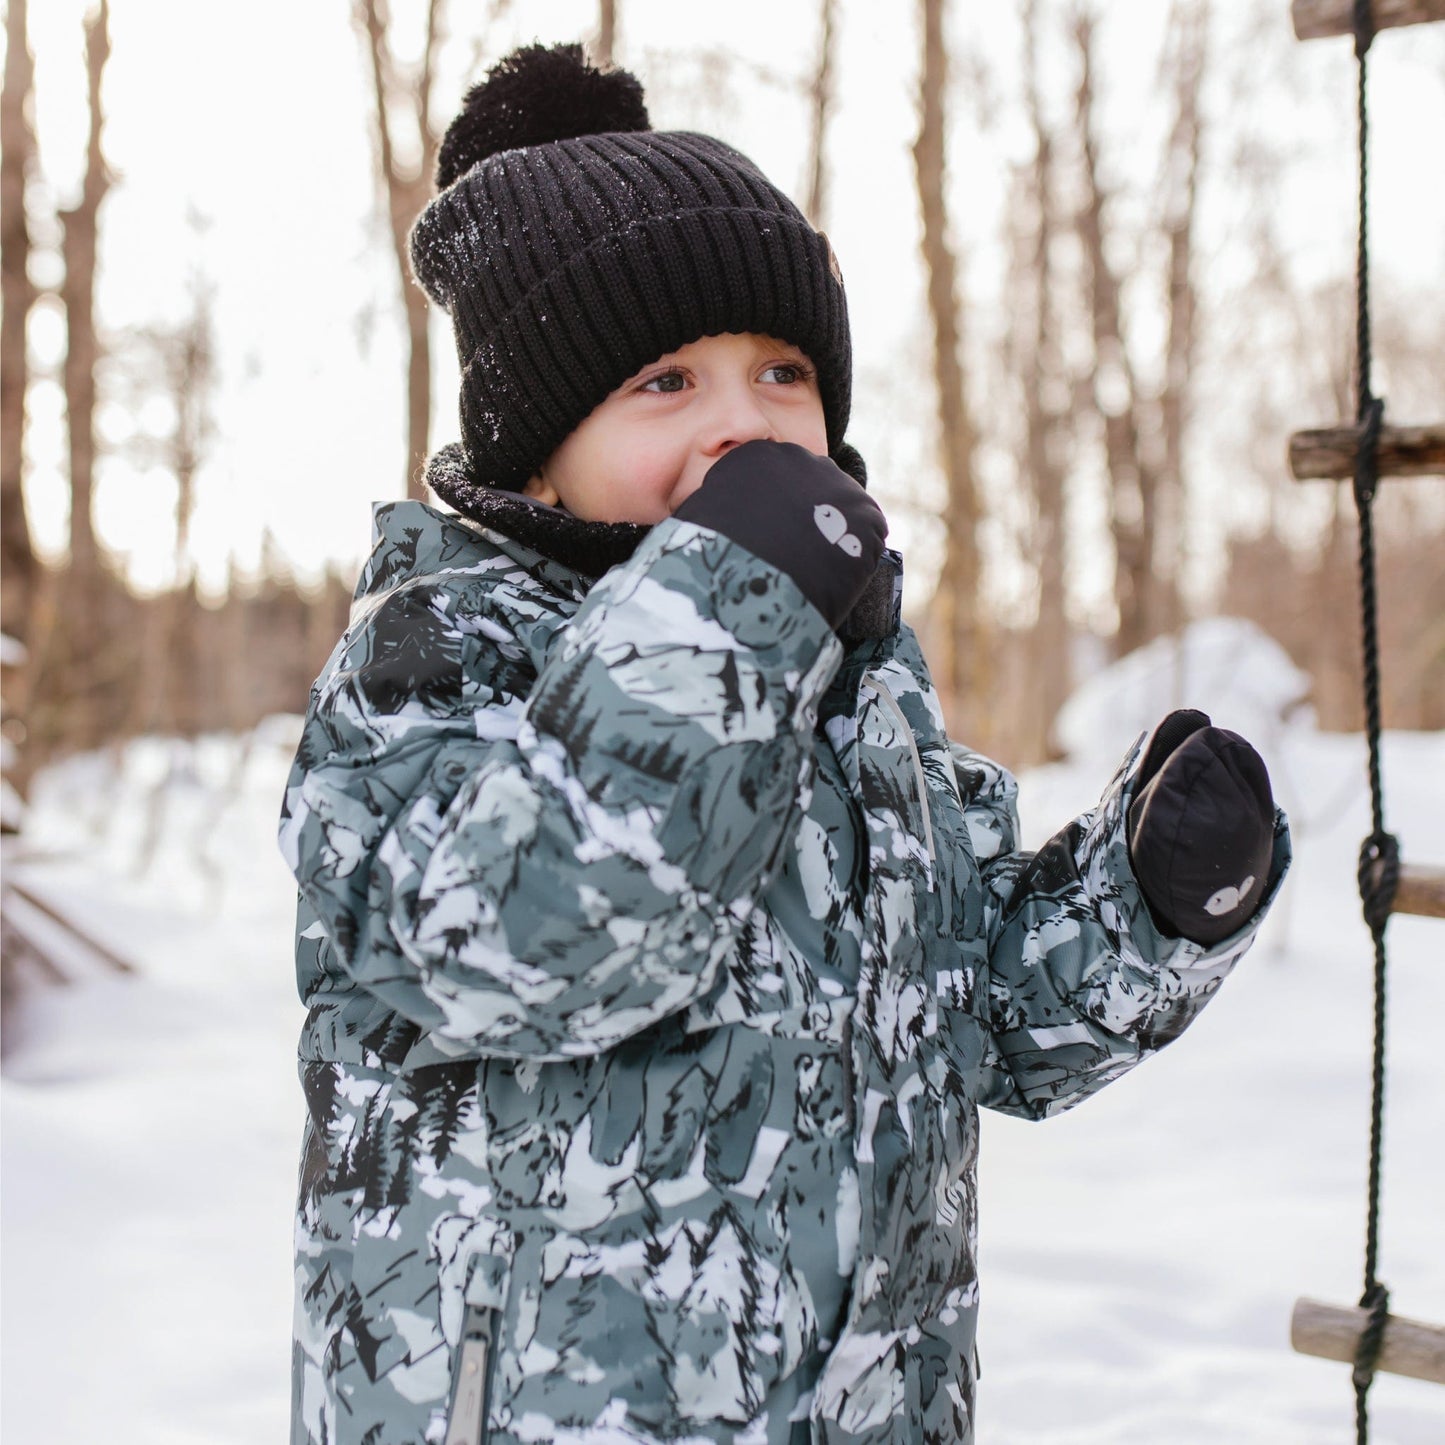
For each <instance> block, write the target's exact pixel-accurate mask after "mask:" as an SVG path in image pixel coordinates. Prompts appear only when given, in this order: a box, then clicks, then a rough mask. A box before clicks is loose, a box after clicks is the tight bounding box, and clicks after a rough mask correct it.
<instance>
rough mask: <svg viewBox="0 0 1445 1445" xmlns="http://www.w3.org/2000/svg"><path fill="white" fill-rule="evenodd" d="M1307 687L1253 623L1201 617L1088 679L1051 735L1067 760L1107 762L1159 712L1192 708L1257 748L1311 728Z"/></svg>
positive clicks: (1285, 656)
mask: <svg viewBox="0 0 1445 1445" xmlns="http://www.w3.org/2000/svg"><path fill="white" fill-rule="evenodd" d="M1309 687H1310V682H1309V677H1308V676H1307V675H1306V674H1305V673H1303V672H1301V671H1300V670H1299V668H1297V667H1296V666H1295V665H1294V663H1293V662H1291V661H1290V658H1289V654H1288V653H1287V652H1285V650H1284V648H1282V647H1281V646H1280V645H1279V643H1277V642H1276V641H1275V640H1274V639H1273V638H1272V637H1270V636H1269V635H1268V634H1267V633H1265V632H1262V631H1261V630H1260V629H1259V628H1258V627H1256V626H1255V625H1254V623H1252V622H1247V621H1245V620H1244V619H1243V618H1239V617H1208V618H1204V619H1202V620H1201V621H1199V622H1194V623H1191V624H1190V625H1189V627H1187V628H1186V629H1185V630H1184V631H1183V632H1182V633H1181V634H1179V635H1178V636H1171V637H1161V638H1158V639H1156V640H1155V641H1154V642H1151V643H1149V644H1148V646H1146V647H1141V648H1140V649H1139V650H1138V651H1137V652H1131V653H1130V654H1129V655H1128V656H1127V657H1122V658H1120V659H1119V660H1118V661H1117V662H1115V663H1113V664H1111V665H1110V666H1108V667H1105V668H1101V669H1100V670H1099V671H1098V672H1096V673H1094V675H1093V676H1092V677H1090V678H1089V680H1088V681H1087V682H1085V683H1084V684H1083V686H1081V687H1080V688H1079V689H1078V691H1076V692H1075V693H1074V695H1073V696H1072V697H1071V698H1070V699H1069V700H1068V702H1067V703H1065V704H1064V706H1063V708H1062V709H1061V710H1060V712H1059V716H1058V718H1057V719H1056V721H1055V723H1054V737H1055V740H1056V741H1057V742H1058V744H1059V746H1060V747H1061V748H1063V750H1064V752H1065V753H1067V754H1068V755H1069V758H1070V760H1071V761H1073V762H1076V763H1091V762H1093V763H1111V762H1112V761H1115V760H1117V758H1118V755H1119V753H1120V751H1121V750H1122V746H1123V744H1126V743H1128V742H1129V741H1130V740H1131V739H1132V738H1134V737H1135V736H1137V735H1138V734H1139V733H1141V732H1144V731H1146V730H1147V729H1149V728H1152V727H1153V726H1154V725H1155V723H1157V722H1158V721H1159V719H1160V718H1161V717H1163V716H1164V714H1165V713H1167V712H1171V711H1173V709H1175V708H1178V707H1195V708H1199V709H1201V710H1202V711H1204V712H1207V713H1208V714H1209V715H1210V717H1211V718H1212V719H1213V721H1214V724H1215V726H1217V727H1222V728H1232V729H1233V730H1234V731H1235V732H1238V733H1243V734H1244V736H1245V737H1247V738H1250V739H1252V740H1253V741H1254V742H1255V745H1256V746H1257V747H1261V748H1263V747H1267V746H1269V745H1271V744H1273V743H1274V742H1275V741H1276V740H1277V739H1278V738H1279V737H1280V736H1281V734H1282V733H1284V732H1285V731H1286V730H1288V729H1291V728H1294V727H1301V726H1303V727H1312V726H1313V723H1314V718H1313V712H1312V710H1311V709H1310V707H1309V706H1308V698H1309ZM1121 737H1122V739H1123V743H1121V742H1120V738H1121Z"/></svg>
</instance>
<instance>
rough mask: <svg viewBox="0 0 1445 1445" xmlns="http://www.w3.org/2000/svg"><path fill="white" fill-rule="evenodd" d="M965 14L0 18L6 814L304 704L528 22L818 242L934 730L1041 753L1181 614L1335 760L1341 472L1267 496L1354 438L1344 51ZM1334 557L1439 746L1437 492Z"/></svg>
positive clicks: (1389, 310) (1428, 276)
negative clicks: (1357, 561) (1366, 584)
mask: <svg viewBox="0 0 1445 1445" xmlns="http://www.w3.org/2000/svg"><path fill="white" fill-rule="evenodd" d="M1314 8H1316V9H1318V8H1320V7H1319V6H1318V5H1315V6H1314ZM1337 8H1338V7H1337ZM744 12H745V13H744ZM984 14H985V11H984V10H983V9H982V8H980V7H973V6H966V5H962V4H955V5H953V6H949V5H947V4H945V3H944V0H915V3H913V4H911V5H906V4H887V5H884V4H881V3H876V0H875V3H870V0H798V3H796V4H793V5H789V6H786V7H780V6H777V5H776V4H774V5H771V6H769V5H751V6H748V5H742V6H739V7H714V6H705V7H696V6H677V5H672V6H664V5H661V4H653V3H644V0H610V3H609V0H604V3H601V4H600V5H599V4H597V3H596V0H588V3H583V0H577V3H564V0H555V3H549V4H526V5H522V4H515V3H507V0H487V3H473V4H466V5H463V4H460V3H456V0H452V3H448V0H389V3H388V0H354V3H352V4H351V6H350V8H349V10H348V8H347V6H345V5H343V4H339V3H338V4H333V5H327V6H295V7H291V6H286V5H282V4H279V3H273V4H269V5H267V4H261V5H258V6H253V7H250V8H248V10H247V11H246V12H245V15H246V18H245V19H244V20H240V19H238V18H237V16H236V14H235V13H234V12H230V11H227V12H225V13H224V14H222V13H221V12H214V11H213V7H208V6H186V5H183V4H180V3H178V0H113V3H111V0H99V3H90V4H89V5H87V4H86V0H55V3H50V4H47V5H46V6H44V7H39V11H37V9H36V8H35V7H30V6H27V3H26V0H9V4H8V7H7V11H6V59H5V74H4V107H3V135H0V141H3V170H4V175H3V230H4V237H3V267H4V326H3V342H0V351H3V354H0V363H3V420H4V441H3V507H4V513H3V527H4V570H3V625H4V633H5V642H4V653H3V662H4V721H3V728H4V738H5V775H6V779H7V788H12V789H13V790H14V792H13V793H7V796H8V797H10V798H12V800H13V801H14V803H15V804H17V805H18V800H19V799H21V798H23V796H24V795H25V793H26V790H27V788H28V786H29V783H30V780H31V779H32V778H33V777H34V776H35V774H36V772H37V771H38V770H39V769H41V768H42V767H44V766H46V765H47V764H49V763H51V762H53V761H54V760H56V759H57V758H59V757H61V756H63V755H65V754H67V753H71V752H75V751H77V750H81V749H90V748H95V747H97V746H102V745H108V744H112V743H118V742H119V741H121V740H124V739H127V738H131V737H134V736H136V735H140V734H179V735H186V736H194V735H198V734H203V733H207V732H212V731H217V730H230V731H240V730H244V729H246V728H248V727H250V726H252V725H254V724H255V723H256V722H257V721H258V720H259V719H261V718H263V717H265V716H267V715H269V714H274V713H295V712H298V711H300V710H301V709H302V708H303V707H304V704H305V698H306V689H307V687H308V684H309V682H310V680H311V679H312V678H313V676H314V675H315V674H316V672H317V671H318V670H319V668H320V667H321V665H322V663H323V662H324V660H325V658H326V655H327V653H328V651H329V650H330V648H331V646H332V645H333V643H334V641H335V639H336V637H337V636H338V635H339V633H340V630H341V628H342V627H343V626H344V624H345V618H346V611H347V603H348V597H349V590H350V586H351V583H352V580H353V578H354V575H355V572H356V569H357V566H358V564H359V561H360V558H361V556H362V554H363V552H364V549H365V526H366V510H367V503H368V502H369V501H370V500H372V499H374V498H383V497H388V496H395V495H398V494H399V493H400V492H401V491H402V489H403V488H406V489H407V490H409V491H411V492H412V494H414V495H420V494H421V491H420V486H421V484H420V469H421V463H422V459H423V458H424V456H425V455H426V453H427V451H428V449H429V448H431V447H434V446H435V445H438V444H440V443H441V442H445V441H447V440H449V439H450V438H451V437H452V436H453V435H454V434H455V423H454V420H453V418H454V415H455V393H456V368H455V360H454V357H453V355H452V346H451V340H450V335H449V331H448V328H447V325H446V319H445V318H444V317H441V316H437V315H429V314H428V308H427V305H426V302H425V299H424V297H423V295H422V293H421V291H420V290H419V289H418V288H417V287H416V286H414V285H412V284H410V281H409V277H408V275H407V272H406V262H405V253H406V248H405V241H406V234H407V230H408V228H409V226H410V223H411V221H412V219H413V217H414V216H415V215H416V213H417V211H418V210H419V209H420V207H421V206H422V205H423V203H424V202H425V200H426V198H427V196H428V194H429V192H430V176H431V172H432V168H433V162H434V157H435V152H436V147H437V143H438V139H439V136H440V134H441V132H442V131H443V130H444V129H445V125H446V122H447V120H448V119H449V118H450V116H451V115H452V114H453V113H454V112H455V109H456V106H457V103H458V100H459V97H460V95H461V93H462V91H463V90H464V89H465V87H466V86H467V84H469V83H470V82H471V81H472V80H474V79H476V78H477V77H478V76H479V75H480V74H481V73H482V72H483V71H484V70H485V68H486V67H487V66H488V64H489V63H491V62H492V61H493V60H495V59H496V58H497V57H498V56H500V55H501V54H502V53H504V52H505V51H506V50H507V49H509V48H511V47H512V46H514V45H516V44H517V43H520V42H522V41H526V40H529V39H532V38H540V39H542V40H545V41H549V42H550V41H556V40H564V39H583V40H585V41H586V42H587V43H588V45H589V46H590V49H591V51H592V53H593V55H594V56H595V58H596V59H597V60H598V61H599V62H600V63H603V64H607V63H612V62H615V63H617V64H622V65H626V66H628V67H630V68H632V69H634V70H635V71H636V72H637V73H638V74H639V75H640V76H641V78H642V80H643V81H644V84H645V86H646V88H647V93H648V98H649V103H650V106H651V109H652V113H653V118H654V122H655V123H656V124H659V125H665V126H668V127H671V128H693V129H699V130H707V131H711V132H714V133H718V134H721V135H723V136H724V137H725V138H727V139H729V140H731V141H733V142H734V143H736V144H738V145H739V146H740V147H741V148H742V149H744V150H746V151H748V152H749V153H750V154H752V155H753V156H754V157H755V158H756V159H758V160H759V162H760V163H761V164H762V165H763V167H764V169H765V170H767V171H768V172H769V174H770V175H772V176H773V177H774V179H776V180H777V181H778V182H779V183H780V184H782V185H783V186H784V187H785V188H788V189H789V190H790V191H791V193H792V194H793V195H794V196H795V197H796V199H797V200H798V202H799V204H800V205H802V206H803V207H804V208H805V210H807V212H808V213H809V215H810V216H811V218H812V219H813V220H814V221H815V223H816V224H817V225H818V226H819V227H820V228H823V229H826V230H827V231H828V232H829V234H830V236H831V237H832V239H833V243H834V247H835V249H836V251H837V253H838V255H839V256H840V258H841V261H842V264H843V268H844V271H845V274H846V276H847V281H848V286H849V295H850V301H851V304H852V307H853V312H854V319H855V351H856V380H855V403H854V417H855V420H854V425H853V430H852V433H851V436H852V439H853V440H855V441H856V443H857V444H858V445H859V447H860V449H861V450H862V451H863V453H864V455H865V456H866V457H867V458H868V460H869V464H870V470H871V475H872V478H873V481H872V486H873V488H874V490H875V492H876V493H877V495H878V496H879V497H880V498H881V499H882V501H883V504H884V506H885V508H886V510H887V511H888V513H889V516H890V519H891V521H892V524H893V528H894V540H895V542H898V543H899V544H900V545H902V547H903V549H904V551H905V555H906V556H907V558H908V562H909V568H910V571H909V582H908V608H909V611H910V613H911V614H912V616H913V618H914V620H915V623H916V625H918V626H919V628H920V630H921V632H922V633H923V635H924V641H925V648H926V651H927V653H928V655H929V657H930V659H931V661H932V663H933V666H934V670H935V675H936V678H937V680H938V683H939V686H940V690H941V692H942V695H943V697H944V699H945V702H946V707H947V711H948V714H949V717H950V721H951V725H952V727H953V729H954V731H955V732H956V733H958V734H959V735H961V736H967V737H968V738H969V739H970V741H972V742H974V743H975V744H978V745H981V746H983V747H986V748H988V749H989V750H991V751H992V752H993V753H995V754H996V755H997V756H999V757H1000V758H1002V759H1003V760H1005V761H1006V762H1008V763H1009V764H1011V765H1014V766H1016V767H1018V766H1024V765H1028V764H1031V763H1034V762H1038V761H1040V760H1044V759H1047V758H1049V757H1050V756H1053V755H1055V744H1054V740H1053V739H1052V737H1051V732H1050V728H1051V723H1052V721H1053V719H1054V716H1055V714H1056V712H1057V710H1058V708H1059V706H1060V705H1061V703H1062V702H1063V700H1064V699H1065V698H1066V697H1067V696H1068V694H1069V693H1070V691H1071V690H1072V689H1073V688H1074V687H1075V686H1076V685H1077V683H1078V682H1079V681H1080V680H1081V679H1082V677H1083V676H1084V675H1085V674H1086V673H1087V672H1088V671H1089V670H1090V669H1091V668H1092V667H1095V666H1097V665H1098V663H1099V662H1101V661H1102V660H1104V659H1106V658H1108V657H1111V656H1117V655H1119V654H1122V653H1124V652H1127V651H1130V650H1132V649H1134V648H1137V647H1138V646H1140V645H1141V644H1143V643H1146V642H1148V641H1150V640H1151V639H1153V638H1156V637H1159V636H1163V635H1173V634H1177V633H1178V632H1179V631H1180V629H1181V628H1182V627H1183V626H1184V625H1185V624H1186V623H1188V622H1189V621H1191V620H1193V619H1196V618H1198V617H1200V616H1205V615H1210V614H1213V613H1228V614H1233V615H1238V616H1242V617H1246V618H1250V619H1253V620H1254V621H1256V622H1258V623H1259V624H1261V625H1262V626H1263V627H1264V628H1265V629H1266V630H1267V631H1269V632H1270V633H1271V634H1272V635H1273V636H1274V637H1275V638H1276V639H1277V640H1278V641H1279V642H1280V643H1282V644H1283V645H1284V647H1285V648H1286V649H1287V650H1288V652H1289V653H1290V655H1291V656H1292V657H1293V658H1294V660H1295V661H1296V662H1297V663H1298V664H1299V665H1300V666H1301V667H1302V668H1303V669H1304V670H1305V671H1306V672H1307V673H1308V675H1309V677H1310V678H1311V679H1312V686H1313V697H1312V699H1311V701H1312V702H1313V704H1314V706H1315V708H1316V709H1317V710H1318V715H1319V719H1320V722H1321V724H1322V726H1324V727H1326V728H1333V729H1341V730H1348V729H1354V728H1356V727H1358V726H1359V722H1358V717H1359V704H1358V701H1357V692H1358V667H1357V662H1356V652H1357V627H1356V624H1355V622H1354V620H1353V615H1354V607H1355V604H1354V581H1353V565H1354V563H1353V559H1354V548H1355V527H1354V523H1353V514H1352V508H1351V502H1350V497H1349V494H1348V487H1347V485H1346V484H1344V483H1331V482H1328V481H1309V482H1296V481H1293V480H1291V478H1290V475H1289V472H1288V469H1287V467H1286V463H1285V447H1286V439H1287V437H1288V435H1289V433H1290V432H1292V431H1294V430H1297V429H1300V428H1304V427H1314V426H1328V425H1335V424H1347V423H1349V422H1350V421H1351V420H1352V416H1353V401H1352V396H1353V392H1352V381H1351V372H1352V337H1353V312H1352V305H1353V300H1352V298H1353V242H1354V234H1353V228H1354V218H1353V191H1352V184H1353V171H1352V167H1353V144H1354V134H1353V90H1352V85H1353V79H1352V58H1351V55H1350V51H1349V42H1348V41H1347V40H1345V39H1337V40H1323V41H1319V42H1317V43H1311V44H1300V43H1298V42H1297V41H1296V40H1295V38H1294V36H1293V34H1292V33H1291V26H1290V14H1289V4H1288V3H1287V0H1277V3H1270V4H1259V3H1256V0H1171V3H1170V4H1168V5H1157V4H1148V3H1144V0H1138V3H1114V4H1109V5H1105V4H1103V3H1102V0H1010V3H1008V4H1003V5H994V6H989V7H987V8H986V15H987V24H986V25H984V24H983V23H981V22H982V19H983V16H984ZM1441 31H1445V27H1442V26H1433V27H1432V26H1414V27H1411V28H1409V29H1398V30H1390V31H1387V32H1384V33H1383V34H1382V37H1381V40H1380V42H1379V44H1378V46H1377V49H1376V52H1375V57H1376V58H1375V72H1376V76H1377V81H1376V90H1377V93H1378V95H1379V98H1380V100H1381V103H1382V106H1383V107H1389V106H1390V105H1391V104H1392V103H1393V105H1394V108H1393V109H1386V110H1385V111H1384V112H1383V113H1382V115H1381V117H1380V119H1379V122H1378V126H1377V142H1376V143H1377V146H1378V148H1379V154H1377V157H1376V161H1375V177H1376V182H1375V183H1376V186H1377V190H1378V194H1377V201H1376V211H1375V214H1376V217H1377V219H1376V227H1377V234H1376V237H1375V245H1374V250H1375V258H1376V259H1375V267H1376V275H1375V298H1376V299H1375V328H1376V329H1375V356H1376V389H1377V390H1378V391H1379V392H1381V393H1382V394H1383V395H1384V396H1385V397H1386V399H1387V406H1388V409H1389V410H1388V417H1389V419H1391V420H1393V421H1396V422H1409V421H1421V422H1431V421H1435V420H1438V419H1439V418H1440V417H1442V416H1445V405H1442V403H1445V394H1442V393H1445V386H1442V375H1445V368H1442V366H1441V361H1440V358H1441V353H1442V342H1445V288H1442V287H1441V286H1440V285H1439V282H1440V281H1441V280H1442V279H1445V276H1442V275H1441V271H1442V269H1445V267H1442V264H1441V259H1440V258H1442V257H1445V226H1441V225H1438V224H1437V223H1440V222H1441V219H1442V214H1445V213H1442V211H1441V209H1440V207H1439V206H1438V205H1437V206H1436V207H1435V209H1434V211H1433V212H1432V211H1430V210H1429V209H1426V210H1425V211H1423V212H1420V211H1418V210H1417V209H1416V208H1417V207H1418V205H1419V204H1420V195H1421V193H1422V192H1425V191H1431V190H1433V191H1438V185H1437V184H1436V183H1435V182H1431V181H1430V180H1429V179H1428V174H1429V172H1430V170H1431V168H1432V167H1433V166H1435V165H1436V164H1438V157H1437V159H1436V160H1435V161H1431V160H1430V159H1429V158H1428V157H1429V153H1430V152H1431V151H1438V136H1439V134H1440V129H1439V122H1440V119H1441V106H1440V104H1439V103H1438V99H1432V97H1436V93H1437V92H1438V91H1439V90H1440V89H1441V81H1442V80H1445V34H1442V33H1440V32H1441ZM167 47H169V48H167ZM1421 96H1424V97H1425V98H1426V99H1425V100H1423V101H1422V100H1420V99H1419V97H1421ZM1412 97H1415V99H1413V100H1412ZM1432 106H1433V109H1432V108H1431V107H1432ZM1432 126H1433V127H1434V133H1435V135H1436V140H1435V141H1434V142H1431V141H1429V140H1428V135H1429V133H1430V130H1431V127H1432ZM268 198H269V199H268ZM1401 218H1403V222H1402V219H1401ZM1432 227H1434V228H1435V229H1433V231H1432V230H1431V228H1432ZM348 237H349V239H347V238H348ZM1422 257H1423V258H1424V259H1423V260H1422V259H1421V258H1422ZM348 307H349V315H348ZM1377 527H1378V542H1379V548H1380V567H1381V573H1382V578H1383V587H1384V595H1383V599H1382V604H1381V619H1382V626H1383V639H1384V642H1383V645H1384V655H1385V693H1384V716H1385V722H1386V725H1387V726H1389V727H1393V728H1406V729H1410V728H1414V729H1420V728H1439V727H1441V726H1445V567H1442V565H1441V558H1442V556H1445V487H1441V485H1440V484H1439V482H1438V481H1436V480H1428V479H1426V480H1418V481H1416V480H1392V481H1390V482H1388V483H1386V484H1385V489H1384V491H1383V493H1382V497H1381V502H1380V505H1379V507H1378V520H1377ZM1187 685H1188V680H1187V678H1181V680H1180V687H1181V700H1183V698H1184V696H1185V695H1186V694H1187ZM9 806H10V805H7V807H9Z"/></svg>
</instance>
